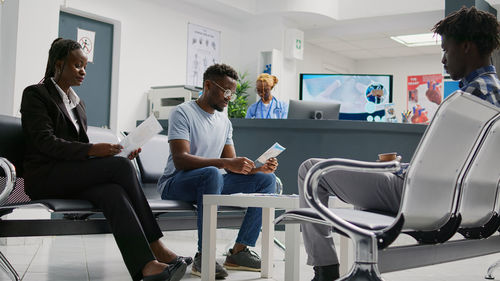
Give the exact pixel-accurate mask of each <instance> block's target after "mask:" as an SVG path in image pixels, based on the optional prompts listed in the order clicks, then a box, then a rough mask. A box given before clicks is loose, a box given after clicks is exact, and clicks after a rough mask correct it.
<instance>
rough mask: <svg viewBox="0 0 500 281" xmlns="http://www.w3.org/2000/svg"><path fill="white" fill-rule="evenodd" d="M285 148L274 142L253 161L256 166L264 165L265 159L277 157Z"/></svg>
mask: <svg viewBox="0 0 500 281" xmlns="http://www.w3.org/2000/svg"><path fill="white" fill-rule="evenodd" d="M285 149H286V148H284V147H283V146H281V145H280V144H279V143H277V142H275V143H274V144H273V145H272V146H271V147H270V148H269V149H268V150H266V152H264V153H262V155H261V156H260V157H259V158H257V160H255V162H257V163H256V164H264V163H266V161H267V159H269V158H271V157H277V156H278V155H280V153H281V152H283V151H285Z"/></svg>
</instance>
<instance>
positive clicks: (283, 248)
mask: <svg viewBox="0 0 500 281" xmlns="http://www.w3.org/2000/svg"><path fill="white" fill-rule="evenodd" d="M274 245H276V246H278V248H280V249H281V250H282V251H283V252H285V251H286V248H285V245H283V243H281V241H280V240H278V238H276V237H274Z"/></svg>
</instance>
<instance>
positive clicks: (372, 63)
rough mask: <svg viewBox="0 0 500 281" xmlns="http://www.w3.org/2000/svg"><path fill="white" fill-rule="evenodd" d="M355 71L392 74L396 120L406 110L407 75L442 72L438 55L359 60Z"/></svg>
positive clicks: (399, 118)
mask: <svg viewBox="0 0 500 281" xmlns="http://www.w3.org/2000/svg"><path fill="white" fill-rule="evenodd" d="M355 72H357V73H367V74H392V75H394V77H393V79H394V80H393V102H394V107H395V110H396V115H397V117H398V120H401V115H400V113H401V112H402V111H403V110H406V103H407V77H408V76H411V75H423V74H440V73H443V66H442V64H441V57H440V56H439V55H424V56H413V57H399V58H384V59H373V60H360V61H357V62H356V63H355Z"/></svg>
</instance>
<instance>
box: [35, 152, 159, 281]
mask: <svg viewBox="0 0 500 281" xmlns="http://www.w3.org/2000/svg"><path fill="white" fill-rule="evenodd" d="M30 197H32V199H44V198H61V199H85V200H88V201H90V202H92V203H93V204H94V205H96V206H97V207H99V208H101V209H102V210H103V213H104V216H105V217H106V219H107V221H108V222H109V224H110V227H111V231H112V232H113V235H114V237H115V240H116V243H117V244H118V248H119V249H120V252H121V254H122V257H123V260H124V261H125V265H126V266H127V269H128V271H129V272H130V275H131V276H132V279H133V280H140V279H142V269H143V268H144V266H145V265H146V263H148V262H150V261H152V260H154V259H155V256H154V254H153V252H152V251H151V248H150V246H149V243H151V242H154V241H156V240H158V239H160V237H162V236H163V234H162V232H161V230H160V228H159V226H158V224H157V222H156V220H155V218H154V216H153V213H152V211H151V208H150V206H149V204H148V202H147V200H146V197H145V196H144V193H143V191H142V188H141V186H140V184H139V182H138V179H137V176H136V173H135V170H134V167H133V166H132V163H131V161H130V160H128V159H127V158H123V157H107V158H93V159H89V160H85V161H61V162H60V163H58V164H56V165H55V166H54V168H53V169H52V171H51V172H50V173H48V174H47V176H46V178H45V179H41V182H39V183H38V184H37V187H36V188H31V192H30Z"/></svg>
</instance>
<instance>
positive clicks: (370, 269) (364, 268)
mask: <svg viewBox="0 0 500 281" xmlns="http://www.w3.org/2000/svg"><path fill="white" fill-rule="evenodd" d="M337 281H383V279H382V277H381V276H380V272H379V270H378V266H377V264H376V263H375V264H374V263H358V262H355V263H354V265H353V267H352V270H351V272H349V273H348V274H347V275H346V276H344V277H341V278H340V279H337Z"/></svg>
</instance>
